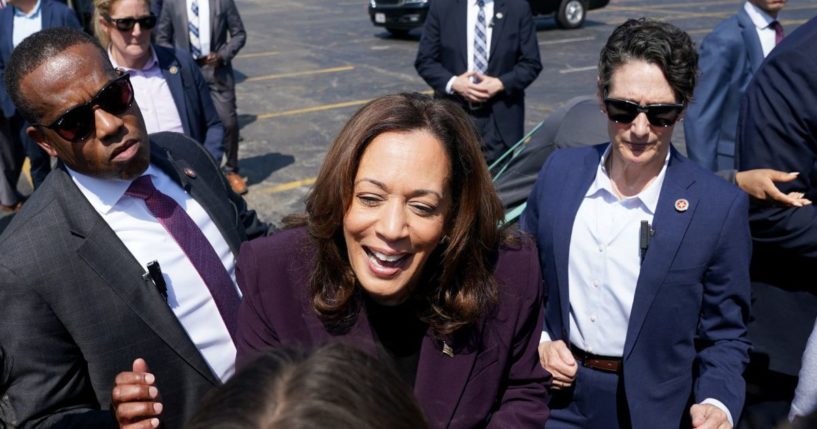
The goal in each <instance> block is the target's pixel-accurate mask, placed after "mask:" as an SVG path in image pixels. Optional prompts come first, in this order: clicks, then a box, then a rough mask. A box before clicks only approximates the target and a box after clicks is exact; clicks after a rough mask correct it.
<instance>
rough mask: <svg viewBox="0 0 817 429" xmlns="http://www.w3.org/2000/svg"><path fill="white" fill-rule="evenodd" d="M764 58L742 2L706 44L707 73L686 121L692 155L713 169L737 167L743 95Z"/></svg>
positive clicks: (704, 70)
mask: <svg viewBox="0 0 817 429" xmlns="http://www.w3.org/2000/svg"><path fill="white" fill-rule="evenodd" d="M761 63H763V48H762V47H761V46H760V38H759V37H758V35H757V29H756V28H755V24H754V23H753V22H752V19H751V18H749V14H748V13H746V10H745V9H744V8H743V6H741V8H740V10H739V11H738V13H737V15H734V16H732V17H730V18H728V19H726V20H724V21H722V22H721V23H720V24H718V26H717V27H715V29H714V30H713V31H712V33H710V34H709V35H708V36H706V38H705V39H704V41H703V42H702V43H701V56H700V59H699V60H698V67H699V68H700V71H701V78H700V79H699V80H698V84H697V85H696V87H695V94H694V97H693V98H692V103H690V105H689V108H688V109H687V113H686V120H685V121H684V136H685V138H686V146H687V153H688V154H689V159H691V160H693V161H695V162H697V163H698V164H699V165H701V166H703V167H704V168H707V169H709V170H711V171H718V170H732V169H734V168H735V139H736V137H735V135H736V134H737V129H738V110H739V109H740V100H741V97H743V94H744V93H745V92H746V87H747V86H749V82H751V80H752V76H753V75H754V74H755V72H757V70H758V69H759V68H760V64H761Z"/></svg>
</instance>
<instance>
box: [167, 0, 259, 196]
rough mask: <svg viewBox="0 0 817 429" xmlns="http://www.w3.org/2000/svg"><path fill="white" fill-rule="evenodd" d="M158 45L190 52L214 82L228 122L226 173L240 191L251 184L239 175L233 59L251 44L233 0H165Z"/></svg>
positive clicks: (215, 94)
mask: <svg viewBox="0 0 817 429" xmlns="http://www.w3.org/2000/svg"><path fill="white" fill-rule="evenodd" d="M155 36H156V43H158V44H160V45H165V46H170V47H175V48H178V49H182V50H189V51H190V54H191V55H192V56H193V59H195V60H196V62H197V63H198V64H199V67H200V68H201V73H202V74H203V75H204V79H205V80H206V81H207V84H208V85H209V86H210V95H211V96H212V97H213V104H214V105H215V106H216V111H217V112H218V116H219V118H220V119H221V122H222V123H223V124H224V157H225V158H226V160H225V163H224V174H225V176H227V180H228V181H229V182H230V186H231V187H232V188H233V191H235V192H236V193H238V194H244V193H246V192H247V183H246V182H245V181H244V179H243V178H242V177H241V176H240V175H239V174H238V117H237V115H236V100H235V76H234V75H233V66H232V63H231V61H232V60H233V57H235V56H236V54H238V51H239V50H240V49H241V48H242V47H243V46H244V44H245V43H246V42H247V33H246V32H245V31H244V24H243V23H242V22H241V16H240V15H239V14H238V9H237V8H236V7H235V3H234V2H233V0H166V1H165V2H164V3H163V5H162V13H161V15H160V17H159V24H158V26H157V28H156V32H155Z"/></svg>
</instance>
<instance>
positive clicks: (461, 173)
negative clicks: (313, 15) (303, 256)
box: [290, 94, 513, 337]
mask: <svg viewBox="0 0 817 429" xmlns="http://www.w3.org/2000/svg"><path fill="white" fill-rule="evenodd" d="M414 130H425V131H428V132H430V133H431V134H432V135H434V136H435V137H436V138H437V139H439V141H440V142H442V144H443V146H445V150H446V152H447V153H448V158H449V160H450V161H451V170H452V172H451V179H450V180H451V181H450V186H451V195H452V196H453V204H452V207H451V210H450V212H449V215H448V216H447V219H446V222H445V226H444V231H445V235H446V236H447V237H448V239H447V240H445V244H441V245H439V246H438V248H437V249H436V250H435V251H434V252H433V253H432V254H431V255H430V256H429V260H428V262H427V263H426V265H425V267H424V269H423V272H422V273H421V275H422V278H421V280H420V281H419V282H418V284H420V285H423V286H422V287H421V288H418V289H417V290H415V291H414V293H413V296H412V299H415V300H421V301H425V303H424V304H423V305H420V307H421V308H424V310H423V311H424V313H423V314H420V317H421V319H422V320H424V321H425V322H426V323H428V324H429V327H430V328H431V329H432V332H433V333H434V334H435V335H436V336H438V337H442V336H446V335H450V334H453V333H454V332H455V331H457V330H459V329H460V328H462V327H464V326H467V325H470V324H472V323H474V322H475V321H476V320H477V319H478V318H479V317H480V316H482V315H483V314H485V312H486V311H487V310H488V309H489V307H490V306H491V305H492V304H493V303H495V302H496V299H497V294H498V292H497V284H496V281H495V280H494V276H493V269H494V266H495V263H496V255H497V251H498V248H499V245H500V244H501V243H503V242H504V241H505V237H506V234H505V232H503V231H501V230H500V228H499V224H500V222H501V220H502V217H503V210H502V204H501V202H500V200H499V198H498V196H497V194H496V192H495V191H494V187H493V183H492V182H491V176H490V173H489V172H488V168H487V166H486V164H485V161H484V160H483V158H482V152H481V151H480V147H479V143H478V142H479V137H478V136H477V134H476V131H475V130H474V127H473V125H472V123H471V121H470V119H469V118H468V116H467V115H466V114H465V112H464V111H463V110H462V109H461V108H460V107H459V106H457V105H455V104H453V103H452V102H450V101H445V100H435V99H432V98H431V97H429V96H425V95H420V94H398V95H388V96H385V97H381V98H378V99H376V100H373V101H371V102H369V103H368V104H366V105H365V106H364V107H363V108H361V109H360V110H359V111H358V112H357V113H355V115H354V116H352V118H351V119H350V120H349V122H348V123H347V124H346V126H345V127H344V128H343V130H342V131H341V132H340V134H339V135H338V137H337V138H336V139H335V141H334V143H333V144H332V146H331V147H330V148H329V152H328V153H327V154H326V158H325V160H324V162H323V166H322V167H321V170H320V172H319V173H318V177H317V180H316V182H315V185H314V187H313V189H312V191H311V193H310V194H309V196H308V197H307V202H306V218H305V220H304V222H305V223H306V224H307V228H308V230H309V233H310V235H311V237H312V239H313V241H314V243H315V245H316V247H317V258H316V262H315V265H314V268H313V271H312V275H311V279H310V284H311V294H312V303H313V307H314V309H315V310H316V312H317V313H318V315H319V316H320V317H321V319H322V320H323V321H324V323H325V324H327V326H329V327H330V328H331V327H332V326H333V325H334V326H336V327H344V326H345V327H348V326H350V325H351V324H352V323H353V321H354V320H355V319H356V317H357V314H358V312H359V311H360V307H361V305H362V296H361V293H360V291H359V286H358V284H357V280H356V277H355V273H354V271H353V270H352V267H351V265H350V263H349V258H348V256H347V254H346V245H345V242H344V238H343V217H344V215H345V213H346V210H347V209H348V207H349V205H350V204H351V201H352V191H353V189H354V178H355V174H356V173H357V168H358V164H359V162H360V159H361V157H362V156H363V151H364V150H365V149H366V147H367V146H368V145H369V143H370V142H371V141H372V140H374V138H375V137H377V136H379V135H380V134H383V133H386V132H406V131H414ZM290 224H291V222H290ZM512 241H513V239H509V242H512Z"/></svg>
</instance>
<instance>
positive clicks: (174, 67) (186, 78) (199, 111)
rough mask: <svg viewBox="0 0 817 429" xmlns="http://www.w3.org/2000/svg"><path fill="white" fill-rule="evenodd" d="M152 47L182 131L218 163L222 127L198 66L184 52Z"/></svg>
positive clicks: (219, 161) (221, 149)
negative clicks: (174, 105) (179, 119)
mask: <svg viewBox="0 0 817 429" xmlns="http://www.w3.org/2000/svg"><path fill="white" fill-rule="evenodd" d="M153 49H154V50H155V51H156V58H158V60H159V68H160V69H161V70H162V77H164V78H165V81H166V82H167V86H168V88H170V94H171V95H172V96H173V101H174V102H175V103H176V108H177V109H178V111H179V117H180V118H181V120H182V128H183V129H184V133H185V134H186V135H188V136H190V137H191V138H192V139H193V140H195V141H197V142H199V143H201V144H203V145H204V147H205V148H206V149H207V152H210V155H212V156H213V159H214V160H215V161H216V164H219V165H220V164H221V158H222V156H223V155H224V127H222V126H221V120H220V119H219V118H218V113H216V108H215V107H214V106H213V100H212V98H210V90H209V89H208V87H207V81H205V80H204V76H202V74H201V71H199V67H198V66H197V65H196V63H195V62H194V61H193V58H192V57H191V56H190V54H189V53H187V52H186V51H182V50H179V49H173V48H168V47H165V46H158V45H153Z"/></svg>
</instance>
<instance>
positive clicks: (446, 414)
mask: <svg viewBox="0 0 817 429" xmlns="http://www.w3.org/2000/svg"><path fill="white" fill-rule="evenodd" d="M239 254H240V255H241V256H240V258H239V261H238V269H237V270H238V271H237V274H236V276H237V279H238V284H239V285H240V287H241V289H242V291H243V293H244V300H243V302H242V303H241V310H240V311H239V320H238V324H239V328H238V341H237V342H236V345H237V347H238V366H239V368H240V367H242V366H244V365H246V364H247V363H248V362H250V361H251V360H252V359H253V358H254V357H255V356H257V355H258V354H259V353H260V352H263V351H264V350H266V349H270V348H274V347H278V346H281V345H287V346H306V347H310V346H316V345H320V344H323V343H326V342H328V341H342V342H346V343H351V344H353V345H355V346H357V347H359V348H361V349H362V350H364V351H367V352H369V353H372V354H375V353H376V350H377V349H376V348H377V345H376V344H375V341H374V338H373V335H372V330H371V327H370V325H369V321H368V318H367V317H366V312H365V311H361V313H360V315H359V316H358V318H357V321H356V323H355V325H354V326H353V327H352V328H351V329H350V331H349V332H348V333H346V334H343V335H340V336H333V335H332V334H330V333H329V332H327V330H326V328H325V327H324V325H323V324H322V323H321V321H320V319H318V317H317V315H316V314H315V311H314V310H313V309H312V307H311V304H310V299H309V297H308V278H309V273H310V266H311V264H310V262H311V261H312V260H313V259H314V249H313V247H312V246H311V245H310V242H309V240H308V236H307V233H306V230H305V229H303V228H298V229H290V230H285V231H282V232H280V233H278V234H276V235H274V236H271V237H265V238H262V239H259V240H254V241H251V242H246V243H244V244H243V245H242V247H241V251H240V252H239ZM494 275H495V277H496V280H497V282H498V283H499V287H500V295H499V303H498V305H497V307H496V309H495V311H492V312H491V313H490V314H486V315H485V316H484V317H483V318H482V319H481V320H480V321H479V322H478V323H477V324H476V325H475V327H474V328H472V329H473V331H472V332H471V333H472V334H474V335H470V336H469V337H470V338H471V341H460V342H457V341H453V340H452V341H450V342H449V345H450V346H451V347H453V349H454V353H453V357H449V356H447V355H446V354H443V352H442V345H441V343H440V342H438V341H437V340H435V339H434V338H433V337H432V336H431V335H430V334H427V335H426V337H425V338H424V339H423V343H422V346H421V350H420V361H419V363H418V366H417V378H416V381H415V386H414V393H415V395H416V396H417V399H418V401H419V402H420V406H421V407H422V408H423V411H425V413H426V417H427V418H428V421H429V424H430V426H431V427H432V428H446V427H451V428H458V429H459V428H472V427H491V428H500V427H501V428H536V429H541V428H542V427H543V426H544V422H545V420H547V417H548V415H549V411H548V407H547V387H548V385H549V383H550V375H549V374H548V373H547V372H545V371H544V370H543V369H542V367H541V366H540V365H539V355H538V353H537V346H538V343H539V333H540V332H541V331H542V320H543V319H542V290H543V288H542V279H541V271H540V269H539V261H538V257H537V252H536V250H535V247H534V245H533V244H531V243H529V242H527V243H525V244H523V245H521V246H520V247H519V248H517V249H507V250H502V251H500V253H499V261H498V263H497V267H496V270H495V273H494ZM474 339H476V340H474Z"/></svg>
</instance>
